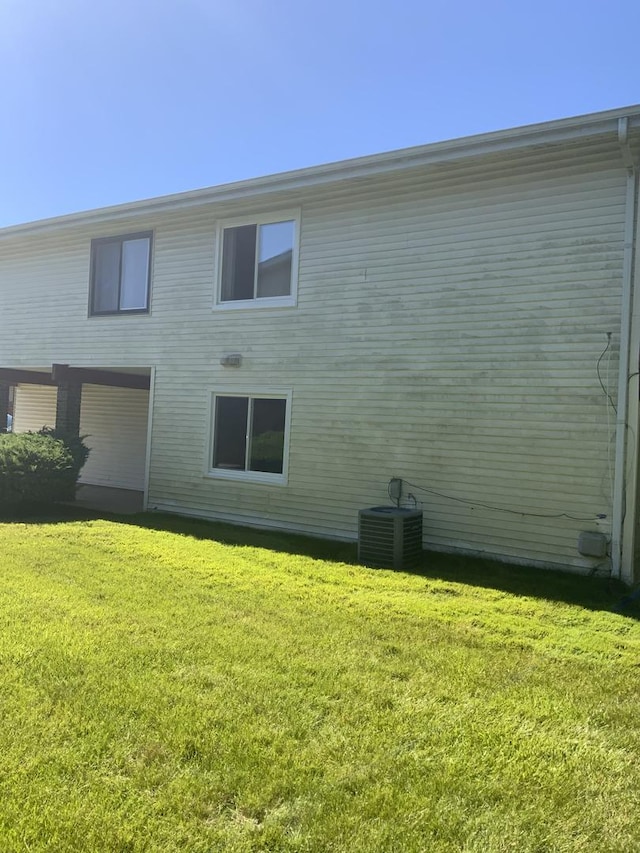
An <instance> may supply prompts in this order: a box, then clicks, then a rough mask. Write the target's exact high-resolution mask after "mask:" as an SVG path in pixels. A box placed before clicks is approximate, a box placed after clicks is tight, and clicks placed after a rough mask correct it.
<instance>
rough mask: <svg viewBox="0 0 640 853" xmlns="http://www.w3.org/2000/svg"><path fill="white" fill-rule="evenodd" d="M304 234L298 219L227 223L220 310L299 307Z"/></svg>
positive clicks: (222, 241) (220, 256)
mask: <svg viewBox="0 0 640 853" xmlns="http://www.w3.org/2000/svg"><path fill="white" fill-rule="evenodd" d="M298 230H299V229H298V216H297V215H295V214H284V215H280V216H277V215H275V216H266V217H261V218H254V219H251V220H246V219H245V220H234V221H233V222H226V223H223V224H222V227H221V229H220V239H219V244H218V259H219V260H218V268H219V272H218V290H217V293H218V298H217V300H216V301H217V306H218V307H219V308H247V307H254V306H262V307H267V306H279V305H295V301H296V284H297V266H298Z"/></svg>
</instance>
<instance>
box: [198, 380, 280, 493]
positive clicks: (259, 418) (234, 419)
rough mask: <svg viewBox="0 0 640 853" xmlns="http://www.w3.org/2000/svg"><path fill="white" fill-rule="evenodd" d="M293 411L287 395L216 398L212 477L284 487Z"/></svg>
mask: <svg viewBox="0 0 640 853" xmlns="http://www.w3.org/2000/svg"><path fill="white" fill-rule="evenodd" d="M289 410H290V394H289V393H286V392H285V393H275V392H266V393H264V394H262V393H260V394H253V393H252V394H247V393H244V394H241V393H237V394H236V393H230V392H226V391H225V392H220V393H216V394H214V395H213V412H212V414H213V428H212V440H211V452H210V462H209V466H210V467H209V473H210V474H212V475H214V476H219V477H227V478H229V479H242V480H245V479H246V480H255V481H258V482H265V483H266V482H273V483H284V482H285V481H286V469H287V445H288V437H289V436H288V434H289V428H288V427H289Z"/></svg>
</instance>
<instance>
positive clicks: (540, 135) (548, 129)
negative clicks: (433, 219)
mask: <svg viewBox="0 0 640 853" xmlns="http://www.w3.org/2000/svg"><path fill="white" fill-rule="evenodd" d="M625 117H626V118H628V122H629V128H630V129H632V128H637V127H640V106H633V107H626V108H621V109H617V110H609V111H607V112H601V113H592V114H590V115H586V116H577V117H575V118H568V119H561V120H559V121H552V122H545V123H543V124H535V125H526V126H524V127H518V128H513V129H510V130H501V131H495V132H492V133H484V134H479V135H476V136H467V137H462V138H459V139H453V140H448V141H445V142H434V143H430V144H428V145H421V146H417V147H414V148H405V149H401V150H398V151H390V152H386V153H384V154H373V155H369V156H366V157H358V158H355V159H351V160H342V161H339V162H336V163H328V164H325V165H322V166H312V167H310V168H306V169H298V170H296V171H291V172H280V173H278V174H275V175H268V176H266V177H260V178H252V179H250V180H244V181H237V182H235V183H230V184H221V185H219V186H214V187H208V188H205V189H198V190H191V191H189V192H182V193H176V194H173V195H166V196H160V197H157V198H151V199H146V200H143V201H134V202H129V203H126V204H119V205H114V206H111V207H103V208H98V209H95V210H88V211H83V212H80V213H71V214H67V215H65V216H57V217H53V218H50V219H41V220H37V221H35V222H27V223H24V224H20V225H11V226H8V227H6V228H0V240H1V239H5V238H9V237H13V236H19V235H25V236H26V235H29V234H35V233H41V232H47V231H55V230H58V229H63V228H67V227H71V226H73V225H91V224H94V223H103V222H105V223H106V222H112V221H117V220H119V219H124V218H130V217H135V216H138V215H140V216H142V215H149V214H155V213H162V212H166V211H173V210H184V209H185V208H190V207H196V206H201V205H204V204H208V203H214V202H228V201H238V200H242V199H245V198H247V199H248V198H254V197H256V198H257V197H260V196H262V195H266V194H270V193H276V192H285V191H290V190H297V189H304V188H306V187H314V186H321V185H324V184H330V183H334V182H337V181H345V180H350V179H353V178H364V177H369V176H373V175H379V174H385V173H388V172H398V171H402V170H404V169H409V168H415V167H416V166H423V165H430V164H436V163H444V162H447V161H452V160H460V159H465V158H470V157H481V156H483V155H487V154H492V153H499V152H501V151H511V150H517V149H523V148H532V147H537V146H547V145H554V144H558V143H562V142H569V141H572V140H578V139H583V138H589V137H593V136H599V135H602V134H607V133H611V134H612V135H614V139H615V138H616V137H615V134H616V133H617V123H618V120H619V119H621V118H625Z"/></svg>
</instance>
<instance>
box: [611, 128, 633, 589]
mask: <svg viewBox="0 0 640 853" xmlns="http://www.w3.org/2000/svg"><path fill="white" fill-rule="evenodd" d="M628 134H629V120H628V119H627V118H621V119H619V120H618V142H619V143H620V151H621V153H622V161H623V163H624V165H625V167H626V169H627V192H626V207H625V221H624V255H623V265H622V303H621V312H620V316H621V319H620V356H619V371H618V400H617V409H618V413H617V416H616V455H615V460H616V461H615V473H614V487H613V519H612V531H611V538H612V547H611V573H612V575H613V577H615V578H619V577H620V573H621V565H622V529H623V524H624V516H625V480H626V477H625V468H626V445H627V405H628V389H629V356H630V351H629V348H630V341H631V316H632V304H633V281H632V274H633V249H634V239H633V237H634V233H633V230H634V223H635V212H636V164H635V162H634V159H633V155H632V153H631V149H630V148H629V139H628Z"/></svg>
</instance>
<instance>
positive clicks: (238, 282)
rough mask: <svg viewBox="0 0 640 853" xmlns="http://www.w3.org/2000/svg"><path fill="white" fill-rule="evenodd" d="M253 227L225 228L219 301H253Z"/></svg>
mask: <svg viewBox="0 0 640 853" xmlns="http://www.w3.org/2000/svg"><path fill="white" fill-rule="evenodd" d="M256 231H257V227H256V226H255V225H242V226H241V227H239V228H225V229H224V237H223V240H222V288H221V293H220V299H221V300H222V302H228V301H229V300H233V299H253V297H254V292H253V285H254V277H255V272H256Z"/></svg>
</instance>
